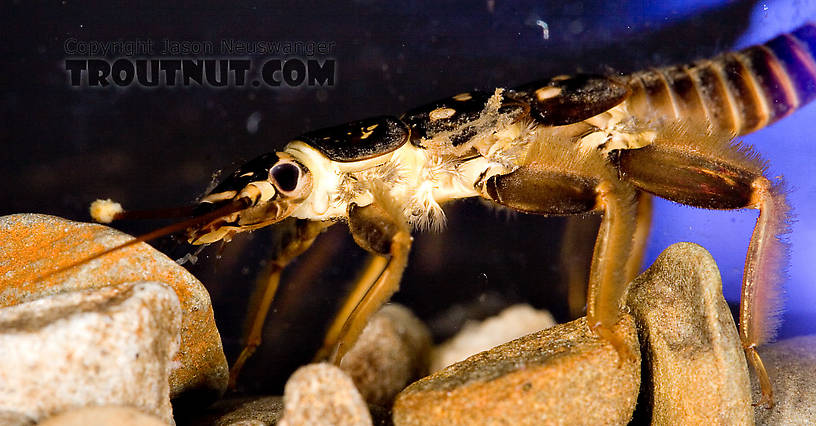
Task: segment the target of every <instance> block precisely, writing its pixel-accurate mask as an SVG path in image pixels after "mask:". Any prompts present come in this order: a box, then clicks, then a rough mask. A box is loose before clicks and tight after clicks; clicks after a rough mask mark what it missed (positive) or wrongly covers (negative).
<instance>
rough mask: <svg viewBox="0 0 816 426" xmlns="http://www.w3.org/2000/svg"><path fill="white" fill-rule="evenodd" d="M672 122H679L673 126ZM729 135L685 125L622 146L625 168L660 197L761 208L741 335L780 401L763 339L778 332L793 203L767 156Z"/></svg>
mask: <svg viewBox="0 0 816 426" xmlns="http://www.w3.org/2000/svg"><path fill="white" fill-rule="evenodd" d="M670 127H671V126H670ZM730 141H731V137H730V136H729V135H717V134H712V133H711V132H708V131H696V130H689V129H688V128H683V127H680V126H674V127H673V128H670V129H669V130H668V131H667V132H666V133H665V134H663V135H659V136H658V138H657V140H656V141H655V143H654V144H652V145H650V146H647V147H644V148H640V149H636V150H627V151H621V152H620V153H619V154H618V155H619V157H618V166H619V168H620V171H621V176H622V177H623V178H624V179H626V180H628V181H630V182H632V183H633V184H634V185H635V186H637V187H638V188H640V189H642V190H644V191H648V192H650V193H652V194H655V195H658V196H660V197H663V198H666V199H669V200H672V201H676V202H679V203H682V204H687V205H691V206H695V207H703V208H709V209H740V208H754V209H759V211H760V214H759V218H758V219H757V223H756V226H755V227H754V233H753V236H752V237H751V243H750V245H749V247H748V255H747V256H746V261H745V272H744V274H743V282H742V300H741V302H740V321H739V330H740V340H741V341H742V345H743V347H744V349H745V354H746V357H747V359H748V361H749V362H750V363H751V365H752V366H753V368H754V370H755V371H756V373H757V376H758V377H759V379H760V384H761V385H762V400H761V401H760V404H762V403H766V404H768V406H772V405H773V391H772V389H771V382H770V379H769V378H768V374H767V372H766V371H765V367H764V366H763V364H762V360H761V359H760V358H759V354H757V352H756V349H755V348H756V346H758V345H761V344H763V343H766V342H768V341H770V340H772V339H773V337H774V335H775V333H776V329H777V327H778V325H779V319H778V313H779V307H780V305H779V296H778V287H779V286H780V284H781V281H782V280H781V276H780V271H781V269H782V267H783V265H784V258H785V249H786V247H785V245H784V244H783V243H782V242H781V241H780V240H779V236H780V235H781V234H784V233H786V232H787V221H788V211H789V208H788V206H787V204H786V202H785V195H784V192H783V191H782V189H781V185H779V184H777V185H772V184H771V182H770V181H769V180H768V179H767V178H766V177H765V176H764V174H765V164H764V163H763V162H762V161H761V160H760V159H759V157H758V156H757V155H756V154H755V153H753V152H752V151H751V150H750V149H749V148H747V147H745V146H741V145H739V144H733V143H731V142H730Z"/></svg>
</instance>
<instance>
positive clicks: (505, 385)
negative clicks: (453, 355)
mask: <svg viewBox="0 0 816 426" xmlns="http://www.w3.org/2000/svg"><path fill="white" fill-rule="evenodd" d="M616 328H617V332H618V333H621V334H622V335H623V336H624V341H625V343H626V344H627V346H628V347H629V348H630V351H631V353H632V354H633V355H634V356H635V359H634V360H630V361H624V362H623V363H622V364H621V363H620V361H619V357H618V353H617V351H616V350H615V348H613V347H612V345H611V344H609V343H607V342H605V341H603V340H601V339H600V338H599V337H597V336H596V335H595V334H594V333H592V332H591V331H590V330H589V327H587V324H586V318H580V319H578V320H575V321H573V322H570V323H566V324H559V325H556V326H554V327H551V328H548V329H546V330H542V331H539V332H536V333H533V334H529V335H527V336H524V337H522V338H520V339H516V340H513V341H512V342H509V343H505V344H503V345H501V346H497V347H495V348H493V349H491V350H489V351H486V352H481V353H479V354H477V355H474V356H472V357H470V358H468V359H466V360H464V361H462V362H459V363H456V364H453V365H451V366H449V367H447V368H445V369H443V370H441V371H438V372H436V373H434V374H432V375H430V376H428V377H426V378H424V379H421V380H419V381H417V382H415V383H413V384H411V385H410V386H408V387H407V388H406V389H405V390H403V391H402V392H401V393H400V394H399V395H398V396H397V399H396V401H395V403H394V407H393V419H394V424H395V425H398V426H399V425H439V424H481V425H538V424H564V425H572V424H625V423H626V422H628V421H629V419H631V417H632V412H633V411H634V409H635V402H636V401H637V395H638V389H639V387H640V350H639V348H638V343H637V332H636V330H635V325H634V320H633V319H632V318H631V317H629V316H628V315H625V316H624V317H623V318H622V320H621V321H620V322H619V323H618V324H617V326H616Z"/></svg>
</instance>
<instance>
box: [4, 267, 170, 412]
mask: <svg viewBox="0 0 816 426" xmlns="http://www.w3.org/2000/svg"><path fill="white" fill-rule="evenodd" d="M180 325H181V309H180V306H179V301H178V297H177V296H176V294H175V292H173V290H172V289H171V288H169V287H167V286H166V285H164V284H162V283H150V282H149V283H136V284H120V285H117V286H112V287H105V288H99V289H89V290H83V291H74V292H69V293H64V294H59V295H55V296H50V297H43V298H40V299H38V300H34V301H31V302H26V303H21V304H19V305H16V306H11V307H7V308H2V309H0V353H2V354H3V355H2V362H0V410H10V411H11V410H13V411H16V412H20V413H23V414H25V415H28V416H30V417H31V418H34V419H37V420H39V419H42V418H44V417H47V416H50V415H53V414H56V413H60V412H62V411H65V410H67V409H73V408H79V407H84V406H89V405H129V406H133V407H137V408H139V409H141V410H143V411H145V412H148V413H152V414H154V415H156V416H158V417H159V418H161V419H162V420H163V421H164V422H166V423H171V422H172V421H173V416H172V409H171V406H170V387H169V384H168V377H169V376H170V371H171V369H172V367H173V361H172V360H173V357H174V355H175V354H176V351H177V349H178V341H179V329H180Z"/></svg>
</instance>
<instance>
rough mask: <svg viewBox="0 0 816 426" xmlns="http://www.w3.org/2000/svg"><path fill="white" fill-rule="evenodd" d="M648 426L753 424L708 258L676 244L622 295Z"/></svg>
mask: <svg viewBox="0 0 816 426" xmlns="http://www.w3.org/2000/svg"><path fill="white" fill-rule="evenodd" d="M627 304H628V305H629V308H630V310H631V313H632V316H634V317H635V321H636V323H637V326H638V333H639V334H640V340H641V345H642V347H643V349H642V350H643V354H644V368H645V369H646V370H645V371H644V374H646V375H648V376H649V379H648V380H647V379H644V384H647V386H644V387H645V389H644V390H643V391H644V392H648V393H649V396H648V397H647V399H648V400H649V401H650V402H651V423H652V424H667V425H672V424H753V421H754V419H753V409H752V408H751V395H750V393H749V391H750V385H749V381H748V380H749V379H748V370H747V364H746V361H745V355H744V352H743V350H742V345H741V343H740V340H739V335H738V334H737V327H736V325H735V324H734V319H733V318H732V316H731V311H730V310H729V308H728V304H727V303H726V302H725V299H724V298H723V293H722V282H721V281H720V271H719V269H717V264H716V263H714V259H713V258H712V257H711V255H710V254H709V253H708V252H707V251H706V250H705V249H704V248H702V247H700V246H698V245H696V244H692V243H677V244H674V245H672V246H670V247H669V248H667V249H666V250H664V251H663V253H661V254H660V256H658V258H657V260H656V261H655V262H654V264H653V265H652V266H651V267H649V269H648V270H646V271H645V272H644V273H643V274H641V275H640V276H639V277H637V278H636V279H635V280H634V281H633V282H632V285H631V287H630V289H629V295H628V303H627Z"/></svg>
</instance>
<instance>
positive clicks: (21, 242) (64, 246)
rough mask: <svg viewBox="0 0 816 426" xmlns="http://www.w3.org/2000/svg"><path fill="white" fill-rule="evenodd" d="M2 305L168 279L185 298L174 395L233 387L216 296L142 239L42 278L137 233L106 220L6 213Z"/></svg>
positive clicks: (2, 220)
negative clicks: (216, 312)
mask: <svg viewBox="0 0 816 426" xmlns="http://www.w3.org/2000/svg"><path fill="white" fill-rule="evenodd" d="M0 232H2V234H3V238H2V239H0V259H2V261H0V307H5V306H12V305H16V304H19V303H23V302H26V301H30V300H35V299H38V298H40V297H42V296H45V295H52V294H58V293H64V292H69V291H74V290H81V289H87V288H100V287H106V286H110V285H115V284H121V283H127V282H137V281H160V282H163V283H166V284H167V285H169V286H170V287H172V288H173V290H175V292H176V294H177V295H178V299H179V301H180V302H181V309H182V335H181V347H180V349H179V351H178V353H177V355H176V360H175V361H176V365H177V368H176V369H174V371H173V373H172V375H171V377H170V389H171V396H172V397H173V398H177V397H179V396H181V395H182V394H183V393H185V392H190V393H191V394H193V393H194V394H196V395H197V396H198V397H199V398H201V397H202V396H203V397H206V398H210V399H211V400H212V399H215V398H216V397H217V396H218V395H220V394H222V393H223V392H224V390H226V387H227V379H228V374H229V372H228V367H227V361H226V358H225V357H224V350H223V348H222V346H221V338H220V336H219V334H218V329H216V327H215V319H214V318H213V311H212V305H211V303H210V296H209V294H208V293H207V290H206V289H205V288H204V286H203V285H202V284H201V283H200V282H199V281H198V280H197V279H196V278H195V277H193V276H192V274H190V273H189V272H187V270H186V269H184V268H182V267H180V266H179V265H178V264H176V262H174V261H173V260H172V259H170V258H168V257H167V256H165V255H164V254H162V253H160V252H159V251H158V250H155V249H153V248H152V247H150V246H149V245H147V244H144V243H140V244H135V245H133V246H130V247H127V248H124V249H122V250H118V251H116V252H113V253H110V254H108V255H105V256H103V257H101V258H99V259H96V260H94V261H91V262H88V263H85V264H83V265H81V266H78V267H75V268H72V269H69V270H67V271H65V272H61V273H59V274H56V275H51V276H48V277H46V278H45V279H42V277H43V276H44V275H45V274H46V273H47V272H52V271H56V270H58V269H59V268H61V267H64V266H67V265H70V264H72V263H74V262H76V261H78V260H80V259H83V258H86V257H88V256H90V255H93V254H96V253H98V252H100V251H102V250H104V249H105V248H109V247H113V246H115V245H118V244H120V243H122V242H125V241H128V240H129V239H131V238H132V237H130V236H128V235H126V234H123V233H121V232H119V231H116V230H114V229H111V228H108V227H106V226H103V225H99V224H91V223H81V222H73V221H69V220H65V219H62V218H59V217H55V216H48V215H41V214H15V215H10V216H2V217H0Z"/></svg>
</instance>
